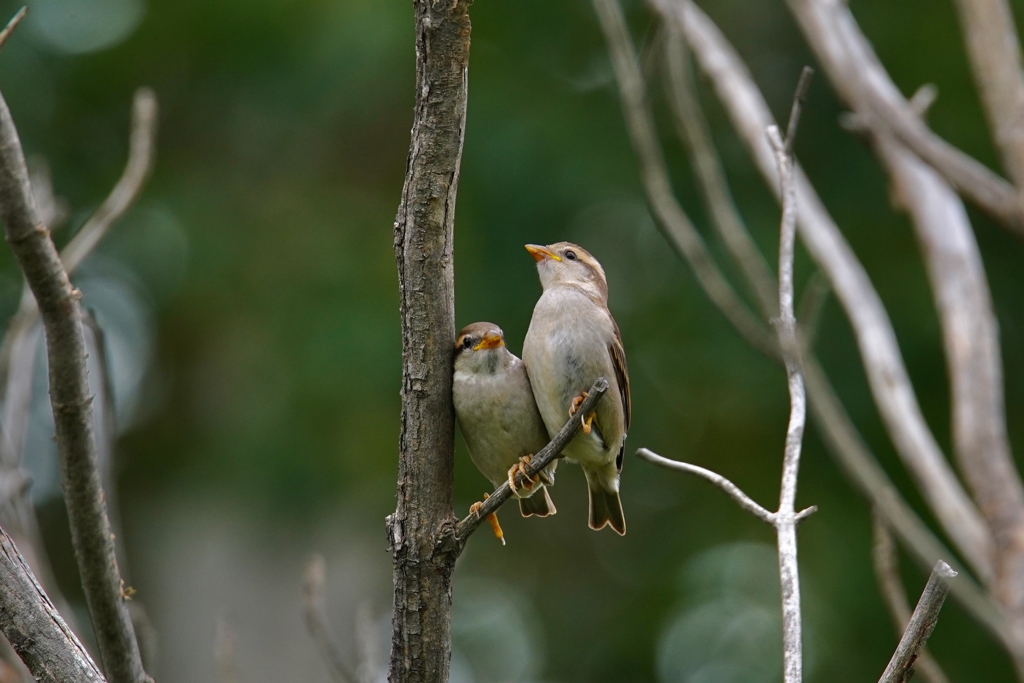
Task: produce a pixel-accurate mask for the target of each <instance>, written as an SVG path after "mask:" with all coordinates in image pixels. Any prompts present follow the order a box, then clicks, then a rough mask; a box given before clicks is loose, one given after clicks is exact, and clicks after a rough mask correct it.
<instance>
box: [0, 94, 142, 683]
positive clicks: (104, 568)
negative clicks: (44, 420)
mask: <svg viewBox="0 0 1024 683" xmlns="http://www.w3.org/2000/svg"><path fill="white" fill-rule="evenodd" d="M0 219H2V220H3V224H4V231H5V233H6V237H7V241H8V243H9V244H10V246H11V251H12V252H13V253H14V257H15V259H16V260H17V262H18V265H19V266H20V267H21V270H22V272H23V273H24V275H25V279H26V281H27V282H28V285H29V287H30V288H31V289H32V293H33V295H34V296H35V299H36V301H37V302H38V304H39V311H40V315H41V317H42V320H43V329H44V332H45V334H46V346H47V356H48V360H49V378H50V403H51V405H52V407H53V417H54V424H55V427H56V436H57V450H58V453H59V455H60V462H61V475H62V480H63V484H64V499H65V503H66V505H67V510H68V519H69V522H70V526H71V537H72V541H73V543H74V547H75V555H76V557H77V559H78V566H79V572H80V574H81V577H82V585H83V588H84V589H85V596H86V601H87V603H88V605H89V612H90V615H91V617H92V621H93V628H94V631H95V633H96V640H97V643H98V644H99V649H100V655H101V657H102V660H103V664H104V669H105V671H106V672H107V673H108V675H109V676H110V679H111V681H113V682H114V683H142V682H146V681H151V680H152V679H150V678H149V676H147V675H146V672H145V671H144V669H143V667H142V659H141V657H140V655H139V646H138V642H137V640H136V637H135V631H134V629H133V628H132V624H131V617H130V615H129V613H128V607H127V604H126V602H125V601H126V596H125V595H124V592H123V588H124V586H123V585H122V582H121V577H120V573H119V571H118V568H117V559H116V556H115V551H114V543H113V540H112V539H111V535H110V522H109V520H108V519H107V514H106V505H105V502H104V498H103V489H102V486H101V484H100V473H99V467H98V463H97V456H96V442H95V439H94V438H93V424H92V407H91V398H90V395H89V382H88V378H87V375H86V365H85V343H84V339H83V334H82V320H81V311H80V309H79V303H78V302H79V299H80V298H81V293H80V292H78V290H76V289H74V288H73V287H72V285H71V282H70V280H69V279H68V275H67V272H66V271H65V270H64V267H63V264H62V263H61V260H60V257H59V255H58V254H57V249H56V247H54V244H53V241H52V240H51V239H50V235H49V231H48V230H47V229H46V227H45V226H43V225H42V224H41V223H40V221H39V217H38V215H37V212H36V207H35V199H34V198H33V196H32V192H31V187H30V185H29V180H28V171H27V169H26V167H25V159H24V155H23V154H22V151H21V142H20V141H19V139H18V133H17V130H16V129H15V126H14V121H13V120H12V119H11V114H10V111H9V110H8V108H7V103H6V102H5V101H4V100H3V97H2V95H0Z"/></svg>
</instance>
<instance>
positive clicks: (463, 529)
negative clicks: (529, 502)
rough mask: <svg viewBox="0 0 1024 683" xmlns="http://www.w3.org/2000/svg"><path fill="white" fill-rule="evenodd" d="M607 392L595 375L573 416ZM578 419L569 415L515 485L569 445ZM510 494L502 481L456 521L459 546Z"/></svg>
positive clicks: (604, 383) (591, 407) (605, 383)
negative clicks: (476, 508)
mask: <svg viewBox="0 0 1024 683" xmlns="http://www.w3.org/2000/svg"><path fill="white" fill-rule="evenodd" d="M606 391H608V380H606V379H605V378H604V377H598V378H597V379H596V380H594V384H593V386H591V387H590V389H589V390H588V391H587V398H586V399H584V401H583V403H581V404H580V407H579V408H578V409H577V410H576V414H577V415H589V414H590V413H592V412H594V407H595V406H597V402H598V401H600V400H601V397H602V396H604V394H605V392H606ZM580 427H581V422H580V420H579V418H576V417H570V418H569V421H568V422H566V423H565V425H563V426H562V429H560V430H559V432H558V433H557V434H555V436H554V438H552V439H551V441H549V442H548V445H547V446H545V447H544V448H542V449H540V451H538V452H537V454H536V455H534V456H533V458H532V459H531V460H530V464H528V465H526V467H525V474H524V473H523V472H520V473H519V474H517V475H516V485H517V486H526V485H528V484H529V480H530V478H531V477H534V476H536V475H537V473H539V472H540V471H542V470H543V469H544V468H545V467H547V466H548V465H549V464H551V461H552V460H554V459H555V458H557V457H558V456H559V455H561V453H562V449H564V448H565V447H566V446H568V445H569V442H570V441H572V438H573V437H574V436H576V432H578V431H579V430H580ZM511 497H512V489H510V488H509V486H508V482H505V483H503V484H502V485H501V486H499V487H498V488H497V489H495V490H494V493H492V494H491V495H490V496H489V497H488V498H487V499H486V500H485V501H483V503H482V504H481V505H480V509H479V510H477V511H476V512H475V513H471V514H469V515H467V516H466V518H465V519H463V520H462V521H460V522H459V523H458V525H457V526H456V527H455V538H454V540H455V542H456V543H457V544H459V548H460V549H461V547H462V545H464V544H465V542H466V539H467V538H469V535H470V534H472V533H473V532H474V531H476V529H477V527H479V526H480V525H481V524H482V523H483V521H484V520H485V519H487V517H488V516H489V515H491V514H493V513H495V512H497V511H498V508H500V507H501V506H502V505H504V504H505V501H507V500H508V499H509V498H511Z"/></svg>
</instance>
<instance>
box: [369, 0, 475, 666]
mask: <svg viewBox="0 0 1024 683" xmlns="http://www.w3.org/2000/svg"><path fill="white" fill-rule="evenodd" d="M413 4H414V8H415V15H416V108H415V115H414V120H413V127H412V140H411V142H410V146H409V158H408V162H407V167H406V177H405V186H404V188H403V190H402V202H401V204H400V206H399V208H398V216H397V217H396V219H395V258H396V260H397V262H398V285H399V291H400V297H401V315H402V362H403V365H402V431H401V437H400V442H399V455H398V493H397V498H398V501H397V508H396V510H395V512H394V514H392V515H390V516H389V517H388V522H387V530H388V538H389V542H390V545H391V551H392V553H393V562H394V582H395V605H394V610H395V611H394V617H393V622H392V628H393V631H392V640H391V662H390V665H389V668H388V680H389V681H391V682H392V683H398V682H401V683H419V682H424V683H427V682H429V683H444V681H446V680H447V679H448V665H449V661H450V657H451V576H452V570H453V568H454V566H455V559H456V551H455V550H454V548H452V547H451V544H446V545H445V544H441V543H439V541H440V539H442V538H444V537H447V536H450V535H451V533H452V532H453V530H454V524H455V522H456V519H455V517H454V514H453V511H452V468H453V453H454V439H455V415H454V409H453V407H452V398H451V391H452V353H453V348H454V339H455V299H454V271H453V265H452V243H453V225H454V215H455V195H456V189H457V187H458V182H459V162H460V159H461V157H462V142H463V138H464V134H465V127H466V94H467V69H468V66H469V38H470V21H469V5H470V0H454V2H453V1H452V0H440V1H439V0H415V1H414V3H413Z"/></svg>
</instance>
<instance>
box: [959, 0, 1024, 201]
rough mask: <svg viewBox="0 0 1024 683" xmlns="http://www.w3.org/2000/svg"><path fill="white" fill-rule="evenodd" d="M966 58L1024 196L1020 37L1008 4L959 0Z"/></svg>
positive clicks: (1005, 163) (996, 0) (999, 145)
mask: <svg viewBox="0 0 1024 683" xmlns="http://www.w3.org/2000/svg"><path fill="white" fill-rule="evenodd" d="M954 4H955V5H956V8H957V11H958V12H959V15H960V26H961V28H962V30H963V34H964V43H965V45H966V47H967V56H968V57H969V58H970V62H971V67H972V70H973V71H974V82H975V83H976V84H977V85H978V91H979V93H980V95H981V102H982V104H983V105H985V114H986V115H987V118H988V125H989V128H990V129H991V130H992V137H993V139H994V142H995V145H996V149H997V150H998V151H999V155H1000V156H1001V157H1002V160H1003V167H1004V168H1005V169H1006V173H1007V175H1009V177H1010V180H1012V181H1013V184H1014V185H1016V186H1017V196H1018V201H1020V197H1021V193H1022V192H1024V118H1022V117H1021V112H1022V111H1024V72H1022V71H1021V63H1020V38H1019V37H1018V36H1017V26H1016V24H1015V23H1014V19H1013V11H1012V10H1011V9H1010V4H1009V3H1008V2H1006V0H956V2H955V3H954Z"/></svg>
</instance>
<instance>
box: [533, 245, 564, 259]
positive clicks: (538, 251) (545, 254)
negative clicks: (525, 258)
mask: <svg viewBox="0 0 1024 683" xmlns="http://www.w3.org/2000/svg"><path fill="white" fill-rule="evenodd" d="M526 251H528V252H530V256H532V257H533V260H534V261H536V262H537V263H540V262H541V261H543V260H544V259H546V258H549V259H552V260H554V261H561V260H562V257H561V256H559V255H558V254H556V253H555V252H553V251H551V250H550V249H548V248H547V247H542V246H540V245H539V244H527V245H526Z"/></svg>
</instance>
